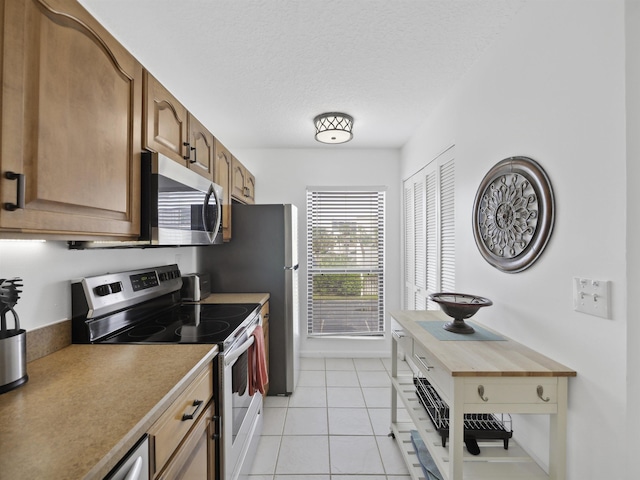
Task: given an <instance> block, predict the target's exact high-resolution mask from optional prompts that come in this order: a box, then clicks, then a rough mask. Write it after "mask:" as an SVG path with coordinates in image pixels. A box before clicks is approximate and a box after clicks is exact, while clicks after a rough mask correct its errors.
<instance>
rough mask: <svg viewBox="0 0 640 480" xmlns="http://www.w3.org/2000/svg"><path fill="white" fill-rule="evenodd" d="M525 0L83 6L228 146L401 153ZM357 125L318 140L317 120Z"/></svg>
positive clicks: (106, 0)
mask: <svg viewBox="0 0 640 480" xmlns="http://www.w3.org/2000/svg"><path fill="white" fill-rule="evenodd" d="M525 1H526V0H350V1H346V0H323V1H317V0H300V1H294V0H182V1H178V0H80V3H82V4H83V5H84V6H85V8H87V9H88V10H89V11H90V12H91V13H92V14H93V15H94V16H95V17H96V18H97V19H98V20H99V21H100V22H101V23H102V24H103V25H104V26H105V27H106V28H107V29H108V30H109V31H110V32H111V33H112V34H113V35H114V36H115V37H116V38H118V40H120V42H121V43H123V44H124V45H125V47H127V48H128V49H129V50H130V51H131V52H132V53H133V54H134V55H135V56H136V57H137V58H138V60H140V62H141V63H142V64H143V65H144V66H145V67H146V68H147V69H148V70H149V71H151V73H152V74H153V75H154V76H156V77H157V78H158V79H159V80H160V81H161V82H162V83H163V84H164V85H165V86H166V87H167V88H168V89H169V90H171V91H172V93H174V94H175V95H176V97H178V98H179V99H180V101H181V102H182V103H183V104H184V105H185V106H186V107H187V108H188V109H189V110H190V111H191V112H192V113H193V114H194V115H195V116H196V117H197V118H198V119H199V120H201V121H202V122H203V123H204V124H205V125H206V126H207V127H208V128H209V129H210V130H211V131H212V132H213V134H214V135H215V136H217V137H218V138H219V139H220V140H221V141H222V142H223V143H224V144H225V145H227V147H229V148H231V149H232V150H233V149H234V148H308V147H323V148H342V147H346V148H354V147H355V148H398V147H401V146H402V145H403V144H404V143H405V142H406V141H407V139H408V138H409V137H410V135H411V134H412V133H413V132H414V131H415V130H416V128H417V127H418V125H419V124H420V123H421V122H422V121H423V120H424V119H425V118H426V117H427V116H428V115H429V114H430V112H431V111H432V110H433V108H434V107H435V106H436V105H437V104H438V102H439V101H440V100H441V99H442V98H443V96H444V95H446V93H447V91H448V89H449V88H450V87H451V86H452V85H453V84H455V82H456V81H457V80H458V79H459V78H460V77H461V76H462V75H464V73H465V72H466V71H467V70H468V69H469V68H470V67H471V65H472V64H473V63H474V62H475V61H476V60H477V59H478V57H479V56H480V55H481V54H482V52H483V51H484V50H485V49H486V48H487V47H488V46H489V45H490V44H491V42H492V41H493V40H494V39H495V38H496V37H497V36H498V35H499V34H500V32H501V31H502V29H503V28H504V26H505V25H506V24H507V23H508V22H509V21H510V20H511V19H512V18H513V16H514V15H515V14H516V13H517V11H518V10H519V9H520V8H521V7H522V5H523V3H524V2H525ZM327 111H342V112H345V113H348V114H350V115H352V116H353V117H354V128H353V131H354V139H353V140H352V141H351V142H349V143H347V144H343V145H342V146H336V145H331V146H325V145H322V144H320V143H318V142H316V141H315V139H314V136H313V135H314V127H313V118H314V117H315V116H316V115H317V114H319V113H322V112H327Z"/></svg>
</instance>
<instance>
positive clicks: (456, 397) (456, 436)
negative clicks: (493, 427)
mask: <svg viewBox="0 0 640 480" xmlns="http://www.w3.org/2000/svg"><path fill="white" fill-rule="evenodd" d="M463 399H464V384H463V383H462V381H461V380H460V379H455V380H454V382H453V395H452V404H451V405H449V480H462V470H463V463H462V458H463V445H464V401H463Z"/></svg>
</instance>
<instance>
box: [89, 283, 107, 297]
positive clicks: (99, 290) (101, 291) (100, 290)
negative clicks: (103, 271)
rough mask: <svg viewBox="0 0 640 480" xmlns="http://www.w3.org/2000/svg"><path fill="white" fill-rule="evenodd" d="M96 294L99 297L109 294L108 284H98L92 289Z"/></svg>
mask: <svg viewBox="0 0 640 480" xmlns="http://www.w3.org/2000/svg"><path fill="white" fill-rule="evenodd" d="M93 291H94V292H95V294H96V295H98V296H99V297H104V296H105V295H109V294H110V293H111V288H110V287H109V285H98V286H97V287H95V288H94V289H93Z"/></svg>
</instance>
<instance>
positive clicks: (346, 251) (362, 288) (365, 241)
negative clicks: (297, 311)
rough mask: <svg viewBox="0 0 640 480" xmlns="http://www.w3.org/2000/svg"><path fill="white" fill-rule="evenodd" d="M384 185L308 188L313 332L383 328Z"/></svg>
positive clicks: (374, 332) (381, 330) (310, 321)
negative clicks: (380, 187)
mask: <svg viewBox="0 0 640 480" xmlns="http://www.w3.org/2000/svg"><path fill="white" fill-rule="evenodd" d="M384 206H385V193H384V191H381V190H371V191H347V190H319V189H309V190H308V191H307V272H308V273H307V275H308V278H307V305H308V333H309V334H310V335H319V336H320V335H358V336H360V335H382V334H383V333H384V295H383V292H384V223H385V222H384Z"/></svg>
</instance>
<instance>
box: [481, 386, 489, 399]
mask: <svg viewBox="0 0 640 480" xmlns="http://www.w3.org/2000/svg"><path fill="white" fill-rule="evenodd" d="M478 395H479V396H480V399H481V400H482V401H483V402H488V401H489V399H488V398H487V397H485V396H484V385H478Z"/></svg>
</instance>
